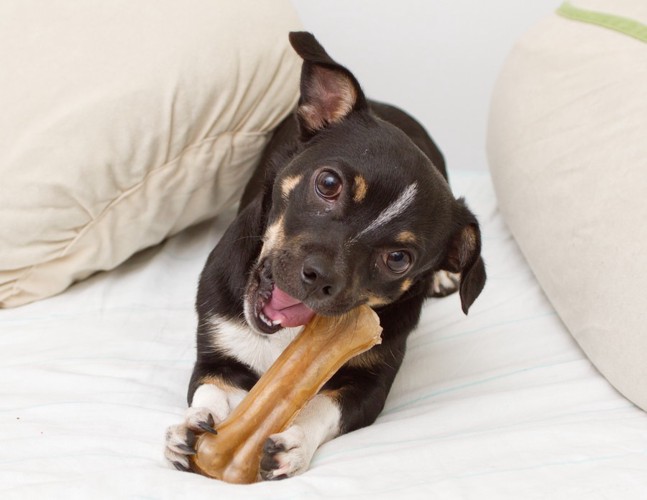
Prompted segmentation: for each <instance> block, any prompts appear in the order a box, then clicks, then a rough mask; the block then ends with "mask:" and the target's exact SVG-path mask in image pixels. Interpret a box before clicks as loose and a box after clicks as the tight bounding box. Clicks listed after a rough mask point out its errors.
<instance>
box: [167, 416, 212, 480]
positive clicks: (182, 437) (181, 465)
mask: <svg viewBox="0 0 647 500" xmlns="http://www.w3.org/2000/svg"><path fill="white" fill-rule="evenodd" d="M219 423H220V420H217V418H216V417H214V415H213V413H211V411H210V410H209V409H208V408H194V407H191V408H189V409H187V411H186V413H185V415H184V421H183V422H182V423H180V424H177V425H171V426H170V427H169V428H168V429H167V430H166V447H165V449H164V457H166V460H168V462H169V463H170V464H171V465H172V466H173V467H175V468H176V469H178V470H181V471H190V470H191V467H190V465H191V464H190V461H189V457H190V456H192V455H195V448H194V446H195V442H196V439H197V436H198V435H200V434H202V433H203V432H214V433H215V432H216V431H215V430H214V427H215V426H216V425H218V424H219Z"/></svg>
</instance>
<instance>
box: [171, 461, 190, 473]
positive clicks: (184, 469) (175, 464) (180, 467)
mask: <svg viewBox="0 0 647 500" xmlns="http://www.w3.org/2000/svg"><path fill="white" fill-rule="evenodd" d="M173 467H175V468H176V469H177V470H179V471H182V472H191V469H189V468H188V467H187V466H186V465H184V464H182V463H180V462H173Z"/></svg>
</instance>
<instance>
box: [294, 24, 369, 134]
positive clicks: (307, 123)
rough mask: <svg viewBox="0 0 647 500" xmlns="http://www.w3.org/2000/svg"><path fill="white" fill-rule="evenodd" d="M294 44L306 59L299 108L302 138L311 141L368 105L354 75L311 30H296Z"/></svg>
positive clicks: (302, 71)
mask: <svg viewBox="0 0 647 500" xmlns="http://www.w3.org/2000/svg"><path fill="white" fill-rule="evenodd" d="M290 43H291V44H292V47H293V48H294V50H295V51H296V52H297V54H299V55H300V56H301V57H302V58H303V66H302V68H301V99H300V100H299V108H298V110H297V116H298V119H299V125H300V128H301V137H302V139H304V140H307V139H309V138H310V137H312V136H313V135H315V134H316V133H317V132H318V131H319V130H321V129H323V128H325V127H326V126H328V125H329V124H332V123H337V122H340V121H341V120H343V119H344V118H345V117H346V116H348V115H349V114H350V113H351V112H353V111H358V110H360V109H365V108H366V107H367V104H366V98H365V97H364V93H363V92H362V89H361V88H360V86H359V83H358V82H357V80H356V79H355V77H354V76H353V74H352V73H351V72H350V71H348V70H347V69H346V68H344V67H343V66H341V65H340V64H337V63H336V62H335V61H334V60H333V59H332V58H331V57H330V56H329V55H328V54H327V53H326V51H325V50H324V48H323V47H322V46H321V45H320V44H319V42H318V41H317V39H316V38H315V37H314V36H313V35H312V34H311V33H308V32H305V31H293V32H292V33H290Z"/></svg>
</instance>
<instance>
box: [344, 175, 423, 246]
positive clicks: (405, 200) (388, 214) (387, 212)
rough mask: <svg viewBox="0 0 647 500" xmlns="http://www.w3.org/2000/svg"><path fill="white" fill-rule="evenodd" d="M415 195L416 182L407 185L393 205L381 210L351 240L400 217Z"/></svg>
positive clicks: (416, 191) (416, 189)
mask: <svg viewBox="0 0 647 500" xmlns="http://www.w3.org/2000/svg"><path fill="white" fill-rule="evenodd" d="M417 193H418V184H417V183H416V182H414V183H413V184H409V185H408V186H407V188H406V189H405V190H404V191H402V193H400V196H398V197H397V199H396V200H395V201H394V202H393V203H391V204H390V205H389V206H388V207H386V208H385V209H384V210H382V211H381V212H380V214H379V215H378V216H377V217H376V218H375V219H374V220H373V221H372V222H371V223H370V224H369V225H368V226H366V227H365V228H364V229H362V230H361V231H360V232H359V234H358V235H357V236H355V238H353V239H354V240H357V239H358V238H360V237H361V236H363V235H365V234H367V233H370V232H371V231H374V230H375V229H378V228H380V227H383V226H385V225H386V224H388V223H389V222H391V221H392V220H393V219H395V218H397V217H399V216H400V215H402V214H403V213H404V212H405V211H406V210H407V209H408V208H409V207H410V206H411V205H412V204H413V202H414V200H415V199H416V195H417Z"/></svg>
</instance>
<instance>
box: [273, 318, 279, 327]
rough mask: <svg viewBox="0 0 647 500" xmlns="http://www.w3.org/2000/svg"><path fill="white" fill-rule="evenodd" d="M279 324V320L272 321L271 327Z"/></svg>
mask: <svg viewBox="0 0 647 500" xmlns="http://www.w3.org/2000/svg"><path fill="white" fill-rule="evenodd" d="M280 324H281V320H280V319H276V320H274V321H272V326H278V325H280Z"/></svg>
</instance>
